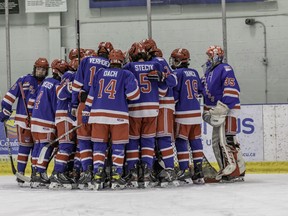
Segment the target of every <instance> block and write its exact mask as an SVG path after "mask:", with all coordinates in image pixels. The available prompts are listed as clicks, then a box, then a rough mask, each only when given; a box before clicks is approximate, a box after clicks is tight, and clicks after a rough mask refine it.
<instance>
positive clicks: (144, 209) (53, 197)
mask: <svg viewBox="0 0 288 216" xmlns="http://www.w3.org/2000/svg"><path fill="white" fill-rule="evenodd" d="M0 215H1V216H18V215H19V216H46V215H47V216H76V215H77V216H92V215H93V216H102V215H108V216H110V215H113V216H122V215H125V216H129V215H131V216H140V215H143V216H154V215H155V216H169V215H171V216H172V215H173V216H185V215H189V216H287V215H288V174H275V175H270V174H269V175H268V174H248V175H246V180H245V182H241V183H239V182H238V183H213V184H206V185H202V186H199V185H189V186H188V185H186V186H182V187H177V188H175V187H173V188H165V189H164V188H150V189H126V190H122V191H111V190H105V191H81V190H71V191H65V190H58V191H51V190H48V189H30V188H29V186H28V185H27V186H26V187H23V188H20V187H18V185H17V184H16V182H15V177H13V176H1V177H0Z"/></svg>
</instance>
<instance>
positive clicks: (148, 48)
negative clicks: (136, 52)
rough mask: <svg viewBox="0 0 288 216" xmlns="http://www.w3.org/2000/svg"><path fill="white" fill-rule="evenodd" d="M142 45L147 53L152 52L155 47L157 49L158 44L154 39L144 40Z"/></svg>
mask: <svg viewBox="0 0 288 216" xmlns="http://www.w3.org/2000/svg"><path fill="white" fill-rule="evenodd" d="M141 43H142V44H143V45H144V47H145V50H146V52H150V51H151V49H152V48H153V47H157V45H156V42H155V41H154V40H153V39H152V38H148V39H144V40H142V41H141Z"/></svg>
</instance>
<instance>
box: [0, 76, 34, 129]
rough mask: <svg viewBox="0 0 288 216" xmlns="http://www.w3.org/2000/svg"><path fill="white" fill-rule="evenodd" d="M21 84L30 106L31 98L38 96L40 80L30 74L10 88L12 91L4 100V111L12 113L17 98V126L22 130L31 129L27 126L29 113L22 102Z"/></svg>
mask: <svg viewBox="0 0 288 216" xmlns="http://www.w3.org/2000/svg"><path fill="white" fill-rule="evenodd" d="M19 83H21V84H22V86H23V90H24V94H25V99H26V103H27V104H28V101H29V98H31V97H32V96H33V95H34V94H36V91H37V88H38V85H39V82H38V80H37V79H36V78H35V77H34V76H32V75H31V74H28V75H26V76H22V77H20V78H19V79H18V80H17V82H16V83H15V84H14V85H13V86H12V87H11V88H10V90H9V91H8V92H7V93H6V95H5V96H4V98H3V100H2V103H1V105H2V110H4V109H6V110H8V111H9V112H12V105H13V103H14V102H15V100H16V99H17V98H19V99H18V103H17V107H16V116H15V125H19V126H20V127H21V128H25V129H30V128H27V126H26V123H25V121H26V118H27V113H26V110H25V105H24V102H23V100H22V98H21V97H22V96H21V91H20V87H19Z"/></svg>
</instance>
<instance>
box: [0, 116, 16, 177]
mask: <svg viewBox="0 0 288 216" xmlns="http://www.w3.org/2000/svg"><path fill="white" fill-rule="evenodd" d="M3 125H4V130H5V135H6V143H7V145H8V155H9V158H10V163H11V168H12V172H13V174H14V175H15V174H16V172H17V170H16V168H15V165H14V162H13V157H12V149H11V143H10V139H9V137H8V131H7V127H6V121H5V122H4V123H3Z"/></svg>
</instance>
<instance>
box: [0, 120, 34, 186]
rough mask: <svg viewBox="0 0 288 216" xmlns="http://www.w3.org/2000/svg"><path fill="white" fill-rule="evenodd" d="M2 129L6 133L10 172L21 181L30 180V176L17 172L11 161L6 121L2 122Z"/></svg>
mask: <svg viewBox="0 0 288 216" xmlns="http://www.w3.org/2000/svg"><path fill="white" fill-rule="evenodd" d="M3 125H4V131H5V135H6V142H7V145H8V155H9V158H10V164H11V169H12V173H13V174H14V175H15V176H16V177H17V178H19V179H21V180H22V181H28V182H30V178H29V177H26V176H24V175H22V174H21V173H19V172H17V170H16V168H15V165H14V162H13V157H12V149H11V143H10V139H9V137H8V131H7V127H6V121H5V122H4V124H3Z"/></svg>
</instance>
